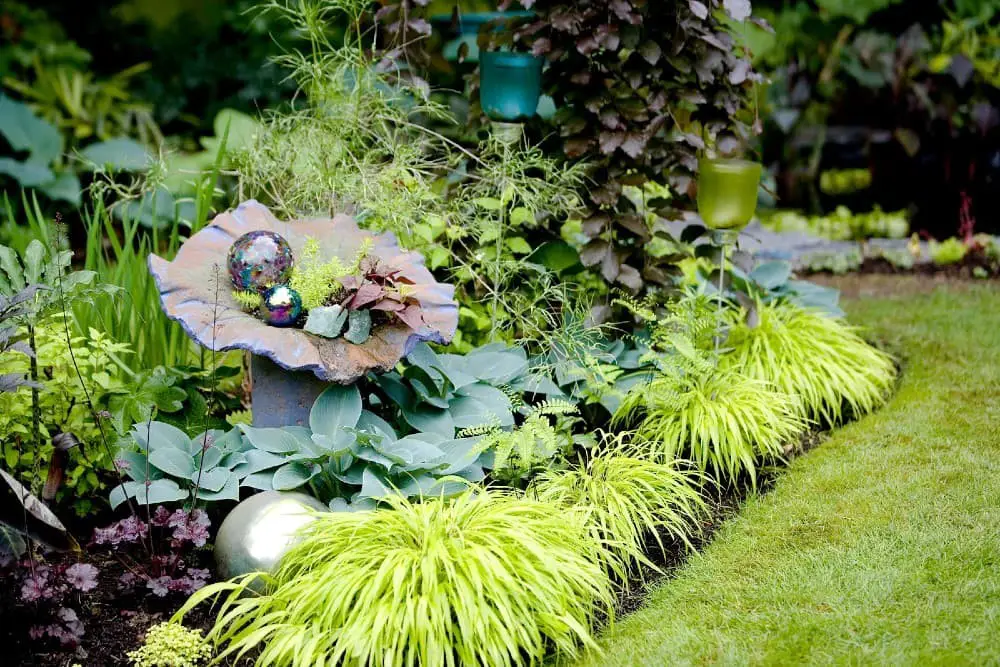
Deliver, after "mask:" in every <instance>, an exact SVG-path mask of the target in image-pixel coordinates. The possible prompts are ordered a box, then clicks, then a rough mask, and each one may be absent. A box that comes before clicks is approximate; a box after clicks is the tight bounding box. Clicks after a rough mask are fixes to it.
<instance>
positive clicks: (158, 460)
mask: <svg viewBox="0 0 1000 667" xmlns="http://www.w3.org/2000/svg"><path fill="white" fill-rule="evenodd" d="M149 464H150V465H153V466H156V467H157V468H159V469H160V470H162V471H163V472H165V473H167V474H168V475H171V476H173V477H189V476H190V475H191V473H193V472H194V471H195V470H196V468H195V465H194V459H193V458H192V457H191V455H190V454H188V453H187V452H183V451H181V450H179V449H173V448H172V447H161V448H160V449H154V450H153V451H152V452H150V454H149Z"/></svg>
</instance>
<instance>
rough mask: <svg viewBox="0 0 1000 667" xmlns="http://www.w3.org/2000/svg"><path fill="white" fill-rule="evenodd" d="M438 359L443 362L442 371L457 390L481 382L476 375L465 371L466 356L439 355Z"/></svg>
mask: <svg viewBox="0 0 1000 667" xmlns="http://www.w3.org/2000/svg"><path fill="white" fill-rule="evenodd" d="M438 359H439V361H440V362H441V365H440V367H439V368H440V370H441V372H442V373H444V374H445V375H446V376H447V377H448V380H449V381H450V382H451V384H452V386H453V387H454V388H455V389H461V388H462V387H464V386H466V385H469V384H472V383H473V382H478V381H479V380H478V379H477V378H476V376H475V375H472V374H471V373H468V372H466V370H465V368H464V367H465V356H464V355H461V354H439V355H438Z"/></svg>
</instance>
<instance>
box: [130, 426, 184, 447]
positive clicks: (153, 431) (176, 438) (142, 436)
mask: <svg viewBox="0 0 1000 667" xmlns="http://www.w3.org/2000/svg"><path fill="white" fill-rule="evenodd" d="M132 437H133V438H134V439H135V442H136V444H138V445H139V449H141V450H142V451H147V450H152V451H156V450H157V449H164V448H170V449H178V450H180V451H182V452H188V453H190V452H191V438H189V437H188V436H187V434H186V433H185V432H184V431H182V430H180V429H179V428H177V427H176V426H171V425H170V424H165V423H163V422H156V421H154V422H147V423H145V424H136V425H135V426H133V427H132Z"/></svg>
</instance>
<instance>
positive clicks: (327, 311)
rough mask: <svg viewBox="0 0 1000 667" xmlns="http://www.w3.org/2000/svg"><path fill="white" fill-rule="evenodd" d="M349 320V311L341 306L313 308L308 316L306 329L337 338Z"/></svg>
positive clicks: (319, 334)
mask: <svg viewBox="0 0 1000 667" xmlns="http://www.w3.org/2000/svg"><path fill="white" fill-rule="evenodd" d="M346 322H347V311H346V310H345V309H344V308H343V307H341V306H323V307H321V308H313V309H312V310H310V311H309V317H308V318H306V325H305V326H304V327H303V328H304V329H305V330H306V331H308V332H309V333H311V334H316V335H317V336H323V337H324V338H336V337H337V336H339V335H340V332H342V331H343V330H344V324H345V323H346Z"/></svg>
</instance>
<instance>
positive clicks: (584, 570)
mask: <svg viewBox="0 0 1000 667" xmlns="http://www.w3.org/2000/svg"><path fill="white" fill-rule="evenodd" d="M388 504H389V505H390V506H391V509H385V510H376V511H373V512H356V513H336V512H335V513H331V514H323V515H320V516H319V517H318V518H317V520H316V521H314V522H312V523H311V524H310V526H309V527H308V528H307V529H306V531H305V533H304V534H303V537H302V539H301V541H299V542H298V543H297V544H296V545H295V546H294V547H292V549H291V550H290V551H289V552H288V554H287V555H286V556H285V557H284V558H283V559H282V561H281V563H280V564H279V566H278V569H277V571H276V572H275V573H274V574H273V575H267V574H264V573H253V574H249V575H246V576H244V577H242V578H239V579H236V580H234V581H232V582H227V583H221V584H215V585H212V586H209V587H208V588H206V589H204V590H202V591H199V592H198V593H196V594H195V595H194V596H192V597H191V599H190V600H189V601H188V602H187V604H186V605H185V606H184V607H183V608H182V609H181V610H180V611H179V612H178V613H177V616H176V617H175V619H174V620H175V621H177V620H180V619H182V617H183V616H184V615H185V614H187V613H188V612H190V611H191V610H192V609H193V608H194V607H196V606H198V605H200V604H201V603H203V602H206V601H208V600H211V599H213V598H219V597H222V603H221V606H220V607H219V611H218V615H217V616H216V621H215V625H214V627H212V629H211V630H210V631H209V632H208V634H207V636H206V638H207V639H208V640H209V641H211V642H212V643H214V644H215V645H216V646H217V647H218V648H219V649H220V652H219V659H220V660H221V659H226V658H229V659H235V660H236V661H239V658H241V657H242V656H244V655H246V654H247V653H249V652H254V654H255V655H256V664H257V665H260V666H264V665H287V666H291V667H307V666H309V667H311V666H313V665H317V664H345V665H375V664H378V665H422V666H423V667H438V666H444V665H495V666H498V667H499V666H503V665H523V664H526V663H530V664H537V663H539V662H540V661H541V660H542V659H543V658H544V657H545V656H546V655H547V654H549V653H553V652H556V653H559V654H564V655H569V656H572V655H574V654H577V653H578V652H579V649H580V647H581V646H594V639H593V636H592V628H593V626H594V622H595V620H596V618H597V615H598V614H609V615H610V614H612V613H613V600H614V598H613V595H612V590H611V585H610V582H609V579H608V576H607V574H606V573H605V571H604V569H603V568H602V567H601V565H600V561H599V559H598V545H597V544H596V543H595V542H594V541H593V540H592V538H591V537H590V535H589V534H588V532H587V530H586V529H585V528H584V526H583V525H582V522H581V520H580V517H579V516H578V515H577V513H575V512H573V511H565V510H564V509H561V508H557V507H554V506H552V505H549V504H547V503H542V502H539V501H536V500H528V499H524V498H518V497H515V496H513V495H509V494H506V493H500V492H477V493H472V492H470V493H466V494H463V495H462V496H459V497H458V498H456V499H454V500H451V501H444V500H433V501H429V502H424V503H411V502H409V501H407V500H405V499H402V498H392V499H390V500H388ZM259 578H262V579H263V581H264V582H265V584H266V587H265V591H264V593H263V594H261V595H245V594H244V593H246V592H247V591H248V588H249V587H250V586H251V585H252V584H253V583H254V582H255V581H256V580H258V579H259ZM223 596H224V597H223Z"/></svg>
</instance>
